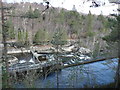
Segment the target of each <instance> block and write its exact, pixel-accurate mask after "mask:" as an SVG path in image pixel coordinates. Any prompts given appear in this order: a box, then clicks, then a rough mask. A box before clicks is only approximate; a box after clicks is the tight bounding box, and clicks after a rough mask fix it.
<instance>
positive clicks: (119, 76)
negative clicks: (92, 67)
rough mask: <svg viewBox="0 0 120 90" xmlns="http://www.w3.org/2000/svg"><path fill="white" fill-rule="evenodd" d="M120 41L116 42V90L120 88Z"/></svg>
mask: <svg viewBox="0 0 120 90" xmlns="http://www.w3.org/2000/svg"><path fill="white" fill-rule="evenodd" d="M119 45H120V41H119V42H118V58H119V59H118V67H117V71H116V82H115V83H116V85H115V87H116V88H120V47H119Z"/></svg>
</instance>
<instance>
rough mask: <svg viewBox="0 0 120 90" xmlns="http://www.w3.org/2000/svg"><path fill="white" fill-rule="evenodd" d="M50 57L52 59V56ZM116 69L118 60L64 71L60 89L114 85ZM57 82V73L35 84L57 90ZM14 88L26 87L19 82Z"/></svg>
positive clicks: (38, 80)
mask: <svg viewBox="0 0 120 90" xmlns="http://www.w3.org/2000/svg"><path fill="white" fill-rule="evenodd" d="M49 57H51V58H52V56H51V55H49ZM66 58H67V57H66ZM62 59H63V58H62ZM70 59H73V57H69V61H70ZM74 59H76V58H74ZM77 59H78V58H77ZM78 61H79V60H78ZM116 67H117V59H112V60H106V61H101V62H95V63H92V64H86V65H80V66H75V67H69V68H65V69H62V70H61V71H60V72H59V87H60V88H83V87H86V86H89V87H94V86H97V85H105V84H109V83H112V82H114V77H115V72H116V71H115V68H116ZM56 80H57V79H56V73H51V74H50V75H49V76H48V77H47V78H46V79H44V78H42V79H41V78H38V79H37V80H35V82H34V83H35V87H36V88H56V87H57V86H56V85H57V81H56ZM14 87H17V88H24V87H25V85H24V84H23V83H19V82H17V83H15V84H14Z"/></svg>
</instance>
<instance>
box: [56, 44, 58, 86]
mask: <svg viewBox="0 0 120 90" xmlns="http://www.w3.org/2000/svg"><path fill="white" fill-rule="evenodd" d="M56 56H57V88H59V76H58V72H59V71H58V45H57V54H56Z"/></svg>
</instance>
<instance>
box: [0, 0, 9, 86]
mask: <svg viewBox="0 0 120 90" xmlns="http://www.w3.org/2000/svg"><path fill="white" fill-rule="evenodd" d="M1 17H2V18H1V19H2V37H3V38H2V39H3V40H2V43H3V45H4V48H3V51H2V57H3V61H5V67H6V74H7V78H6V82H7V85H6V87H10V79H9V64H8V61H7V42H6V37H7V36H6V35H7V34H6V33H7V31H6V28H7V27H6V28H5V22H4V8H3V2H2V0H1Z"/></svg>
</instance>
